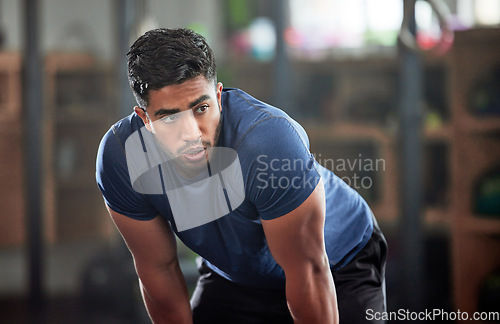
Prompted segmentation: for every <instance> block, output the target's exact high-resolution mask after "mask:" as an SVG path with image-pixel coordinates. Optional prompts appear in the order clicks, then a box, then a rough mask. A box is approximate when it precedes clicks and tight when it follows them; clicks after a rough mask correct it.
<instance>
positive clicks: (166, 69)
mask: <svg viewBox="0 0 500 324" xmlns="http://www.w3.org/2000/svg"><path fill="white" fill-rule="evenodd" d="M127 59H128V80H129V83H130V87H131V88H132V92H133V93H134V96H135V99H136V100H137V103H138V104H139V106H140V107H141V108H144V109H145V108H146V107H147V105H148V94H149V92H150V91H151V90H159V89H161V88H163V87H165V86H168V85H173V84H181V83H183V82H185V81H187V80H190V79H192V78H195V77H197V76H200V75H201V76H204V77H205V78H206V79H207V80H209V81H213V82H214V84H215V83H216V82H217V80H216V79H217V70H216V64H215V57H214V54H213V52H212V49H211V48H210V46H209V45H208V44H207V41H206V40H205V38H204V37H203V36H201V35H199V34H197V33H195V32H194V31H192V30H190V29H186V28H174V29H166V28H159V29H153V30H150V31H148V32H146V33H145V34H144V35H142V36H141V37H139V38H138V39H137V40H136V41H135V42H134V44H132V46H131V47H130V50H129V52H128V53H127Z"/></svg>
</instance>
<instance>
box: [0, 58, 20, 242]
mask: <svg viewBox="0 0 500 324" xmlns="http://www.w3.org/2000/svg"><path fill="white" fill-rule="evenodd" d="M21 63H22V62H21V55H19V54H18V53H11V52H0V206H1V207H0V208H1V213H0V215H1V216H0V246H2V247H9V246H20V245H22V244H23V242H24V239H25V236H26V235H25V226H24V208H25V199H24V183H23V181H24V176H23V171H24V160H23V156H24V154H23V145H22V142H23V124H22V120H21V106H22V104H21Z"/></svg>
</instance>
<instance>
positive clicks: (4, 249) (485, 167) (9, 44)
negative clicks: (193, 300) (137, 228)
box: [0, 0, 500, 324]
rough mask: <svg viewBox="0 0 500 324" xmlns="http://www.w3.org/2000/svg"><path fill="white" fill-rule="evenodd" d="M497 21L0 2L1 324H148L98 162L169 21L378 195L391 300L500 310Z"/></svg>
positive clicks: (245, 5)
mask: <svg viewBox="0 0 500 324" xmlns="http://www.w3.org/2000/svg"><path fill="white" fill-rule="evenodd" d="M499 26H500V1H499V0H446V1H445V0H441V1H437V0H435V1H423V0H418V1H407V0H405V1H403V0H377V1H375V0H350V1H342V0H272V1H266V0H169V1H162V0H137V1H134V0H86V1H77V0H39V1H36V0H24V1H14V0H0V321H1V322H2V323H16V324H18V323H107V324H112V323H123V324H126V323H147V322H148V319H147V315H146V313H145V311H144V307H143V305H142V301H141V298H140V293H139V290H138V284H137V279H136V276H135V272H134V268H133V265H132V261H131V258H130V255H129V253H128V251H127V250H126V247H125V246H124V244H123V243H122V241H121V238H120V236H119V234H118V233H117V232H116V230H115V228H114V227H113V225H112V223H111V220H110V218H109V217H108V216H107V214H106V211H105V208H104V204H103V201H102V198H101V197H100V194H99V192H98V189H97V187H96V185H95V181H94V172H95V167H94V164H95V155H96V150H97V145H98V143H99V141H100V138H101V137H102V135H103V134H104V133H105V132H106V130H107V129H108V128H109V126H110V125H111V124H112V123H113V122H114V121H116V120H118V119H120V118H122V117H124V116H126V115H128V114H129V113H131V112H132V107H133V106H134V99H133V96H132V94H131V92H130V90H129V89H128V84H127V80H126V75H125V68H126V65H125V53H126V52H127V48H128V46H129V45H130V44H131V42H132V41H133V40H135V39H136V38H137V37H138V36H139V35H141V34H142V33H144V32H145V31H147V30H149V29H152V28H155V27H188V28H191V29H194V30H195V31H197V32H199V33H201V34H202V35H204V36H205V37H206V38H207V40H208V42H209V43H210V44H211V46H212V48H213V49H214V51H215V53H216V56H217V63H218V72H219V75H218V78H219V80H220V81H222V82H223V83H224V85H225V86H226V87H239V88H241V89H243V90H244V91H246V92H248V93H250V94H252V95H253V96H255V97H257V98H259V99H262V100H264V101H267V102H270V103H272V104H275V105H277V106H279V107H281V108H282V109H284V110H285V111H287V112H288V113H289V114H290V115H291V116H292V117H294V118H295V119H297V120H298V121H300V122H301V123H302V124H303V125H304V127H305V128H306V130H307V131H308V134H309V137H310V140H311V149H312V152H313V153H314V154H315V155H316V157H317V158H318V160H320V162H323V163H324V164H325V166H327V167H329V168H330V169H332V170H333V171H335V172H336V173H337V174H339V176H341V177H342V178H343V179H344V180H345V181H346V182H347V183H348V184H349V185H351V186H353V187H354V188H355V189H357V190H358V191H359V192H360V193H361V194H362V195H363V196H364V197H365V199H366V200H367V201H368V202H369V203H370V205H371V206H372V208H373V210H374V212H375V215H376V216H377V218H378V220H379V223H380V225H381V227H382V229H383V230H384V232H385V234H386V236H387V239H388V241H389V245H390V252H389V259H388V264H387V296H388V310H389V311H398V310H401V309H403V310H406V309H407V310H411V311H422V310H426V309H427V310H432V309H439V310H443V311H446V312H456V311H457V310H460V311H463V312H468V313H469V314H471V315H472V313H473V312H474V311H490V312H495V311H496V312H498V311H500V306H499V301H500V295H499V294H500V292H499V289H500V273H499V271H500V29H499ZM179 255H180V257H181V265H182V269H183V271H184V274H185V277H186V280H187V282H188V286H189V287H190V289H192V288H193V285H194V284H195V281H196V278H197V274H196V269H195V265H194V260H195V258H196V255H194V254H193V253H192V252H190V251H189V250H187V249H186V248H185V247H184V246H183V245H182V244H181V243H180V242H179ZM391 322H397V321H391ZM421 322H423V321H421ZM449 322H454V320H453V318H450V320H449ZM485 323H486V322H485Z"/></svg>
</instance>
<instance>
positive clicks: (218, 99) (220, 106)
mask: <svg viewBox="0 0 500 324" xmlns="http://www.w3.org/2000/svg"><path fill="white" fill-rule="evenodd" d="M223 88H224V86H223V85H222V82H219V83H217V102H218V103H219V110H220V111H221V112H222V89H223Z"/></svg>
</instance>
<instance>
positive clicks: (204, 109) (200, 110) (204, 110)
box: [195, 105, 208, 114]
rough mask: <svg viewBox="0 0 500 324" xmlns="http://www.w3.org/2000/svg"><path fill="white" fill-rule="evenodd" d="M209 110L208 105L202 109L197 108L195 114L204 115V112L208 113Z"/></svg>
mask: <svg viewBox="0 0 500 324" xmlns="http://www.w3.org/2000/svg"><path fill="white" fill-rule="evenodd" d="M207 109H208V105H203V106H201V107H198V108H196V110H195V113H197V114H203V113H204V112H206V111H207Z"/></svg>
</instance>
